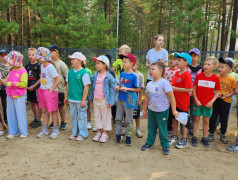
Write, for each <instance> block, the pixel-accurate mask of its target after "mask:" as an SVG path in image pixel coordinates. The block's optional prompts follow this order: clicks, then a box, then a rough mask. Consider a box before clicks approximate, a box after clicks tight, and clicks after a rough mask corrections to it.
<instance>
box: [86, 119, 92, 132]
mask: <svg viewBox="0 0 238 180" xmlns="http://www.w3.org/2000/svg"><path fill="white" fill-rule="evenodd" d="M87 129H88V130H90V129H92V124H91V121H87Z"/></svg>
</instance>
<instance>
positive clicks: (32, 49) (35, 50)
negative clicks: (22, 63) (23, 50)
mask: <svg viewBox="0 0 238 180" xmlns="http://www.w3.org/2000/svg"><path fill="white" fill-rule="evenodd" d="M29 51H34V52H37V49H36V48H28V50H27V52H29Z"/></svg>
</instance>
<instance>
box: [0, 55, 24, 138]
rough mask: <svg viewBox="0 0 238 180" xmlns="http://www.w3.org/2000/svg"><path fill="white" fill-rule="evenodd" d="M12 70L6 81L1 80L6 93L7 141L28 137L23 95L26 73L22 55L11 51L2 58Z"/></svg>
mask: <svg viewBox="0 0 238 180" xmlns="http://www.w3.org/2000/svg"><path fill="white" fill-rule="evenodd" d="M4 58H5V60H6V61H7V62H8V64H9V65H10V66H13V68H12V69H11V70H10V71H9V74H8V76H7V78H6V79H1V81H2V83H3V85H4V86H6V87H7V88H6V92H7V117H8V126H9V135H8V136H7V138H8V139H11V138H14V137H15V136H18V135H19V134H18V128H19V131H20V134H21V135H20V138H25V137H27V135H28V130H27V116H26V103H25V93H26V87H27V71H26V69H25V68H24V67H23V66H22V59H23V55H22V54H21V53H19V52H17V51H11V52H10V53H9V54H8V55H7V56H5V57H4Z"/></svg>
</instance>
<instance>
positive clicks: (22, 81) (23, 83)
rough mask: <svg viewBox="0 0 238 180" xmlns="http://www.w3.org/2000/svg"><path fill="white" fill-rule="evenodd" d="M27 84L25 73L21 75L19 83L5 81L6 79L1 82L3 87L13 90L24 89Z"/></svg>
mask: <svg viewBox="0 0 238 180" xmlns="http://www.w3.org/2000/svg"><path fill="white" fill-rule="evenodd" d="M27 82H28V78H27V73H23V74H22V75H21V78H20V82H13V81H7V78H6V79H3V80H2V83H3V85H4V86H6V87H13V88H26V87H27Z"/></svg>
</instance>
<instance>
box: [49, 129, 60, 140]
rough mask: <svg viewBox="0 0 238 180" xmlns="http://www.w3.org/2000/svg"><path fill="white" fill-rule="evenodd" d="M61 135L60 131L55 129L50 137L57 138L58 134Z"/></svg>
mask: <svg viewBox="0 0 238 180" xmlns="http://www.w3.org/2000/svg"><path fill="white" fill-rule="evenodd" d="M58 135H59V131H58V130H57V131H53V132H52V133H51V135H50V138H51V139H55V138H57V136H58Z"/></svg>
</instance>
